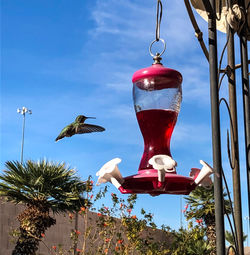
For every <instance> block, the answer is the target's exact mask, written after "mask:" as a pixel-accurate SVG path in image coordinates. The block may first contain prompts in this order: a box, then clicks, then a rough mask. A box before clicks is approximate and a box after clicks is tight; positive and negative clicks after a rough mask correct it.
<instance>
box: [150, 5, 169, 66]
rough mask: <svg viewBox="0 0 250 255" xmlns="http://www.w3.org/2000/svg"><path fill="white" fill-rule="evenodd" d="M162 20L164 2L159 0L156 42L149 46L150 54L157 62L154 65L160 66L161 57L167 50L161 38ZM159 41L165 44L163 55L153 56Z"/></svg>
mask: <svg viewBox="0 0 250 255" xmlns="http://www.w3.org/2000/svg"><path fill="white" fill-rule="evenodd" d="M161 19H162V2H161V0H157V10H156V29H155V40H154V41H153V42H152V43H151V44H150V46H149V53H150V55H151V56H152V57H153V59H154V60H155V62H154V64H160V60H161V55H162V54H163V53H164V52H165V50H166V43H165V41H164V40H163V39H161V38H160V27H161ZM159 41H161V42H162V43H163V50H162V51H161V53H156V54H153V53H152V46H153V44H154V43H155V42H159Z"/></svg>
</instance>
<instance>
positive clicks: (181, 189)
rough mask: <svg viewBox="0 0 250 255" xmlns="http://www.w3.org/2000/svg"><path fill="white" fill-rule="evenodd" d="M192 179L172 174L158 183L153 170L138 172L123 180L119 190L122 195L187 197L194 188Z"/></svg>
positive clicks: (155, 171) (156, 175)
mask: <svg viewBox="0 0 250 255" xmlns="http://www.w3.org/2000/svg"><path fill="white" fill-rule="evenodd" d="M196 186H197V185H196V184H195V183H194V179H193V178H190V177H185V176H182V175H178V174H174V173H171V174H169V173H166V174H165V181H164V182H159V181H158V171H157V170H155V169H147V170H140V171H139V173H138V174H136V175H131V176H128V177H125V178H124V182H123V184H122V185H121V186H120V187H119V190H120V192H121V193H123V194H131V193H136V194H150V195H152V196H157V195H160V194H176V195H188V194H189V193H190V192H191V191H192V190H194V189H195V188H196Z"/></svg>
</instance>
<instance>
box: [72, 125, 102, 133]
mask: <svg viewBox="0 0 250 255" xmlns="http://www.w3.org/2000/svg"><path fill="white" fill-rule="evenodd" d="M104 130H105V128H103V127H101V126H97V125H92V124H84V123H80V124H79V125H77V126H76V133H77V134H84V133H92V132H102V131H104Z"/></svg>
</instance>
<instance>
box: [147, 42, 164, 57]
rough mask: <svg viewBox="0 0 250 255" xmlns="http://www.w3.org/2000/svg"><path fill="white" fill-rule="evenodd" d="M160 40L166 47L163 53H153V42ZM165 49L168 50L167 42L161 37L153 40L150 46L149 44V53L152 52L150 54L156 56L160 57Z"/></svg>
mask: <svg viewBox="0 0 250 255" xmlns="http://www.w3.org/2000/svg"><path fill="white" fill-rule="evenodd" d="M158 41H161V42H162V43H163V46H164V48H163V50H162V52H161V53H159V54H158V53H156V54H157V55H154V54H153V53H152V46H153V44H154V43H155V42H158ZM165 50H166V43H165V41H164V40H163V39H161V38H159V40H156V39H155V40H154V41H153V42H151V44H150V46H149V53H150V55H151V56H152V57H153V58H154V57H156V56H157V57H160V56H161V55H162V54H163V53H164V52H165Z"/></svg>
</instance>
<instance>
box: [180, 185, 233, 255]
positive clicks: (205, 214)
mask: <svg viewBox="0 0 250 255" xmlns="http://www.w3.org/2000/svg"><path fill="white" fill-rule="evenodd" d="M223 196H224V213H227V214H230V213H231V206H230V201H229V200H227V199H226V193H224V194H223ZM185 200H186V201H187V204H188V205H189V210H188V211H186V217H187V219H188V220H189V219H192V218H195V219H196V220H197V222H199V223H201V221H203V222H204V223H205V225H206V236H207V239H208V242H209V246H210V247H211V248H212V251H211V253H210V254H211V255H216V232H215V203H214V188H213V186H212V187H211V188H210V189H205V188H204V187H200V186H199V187H197V188H196V189H195V190H193V191H192V192H191V193H190V195H189V196H188V197H185Z"/></svg>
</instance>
